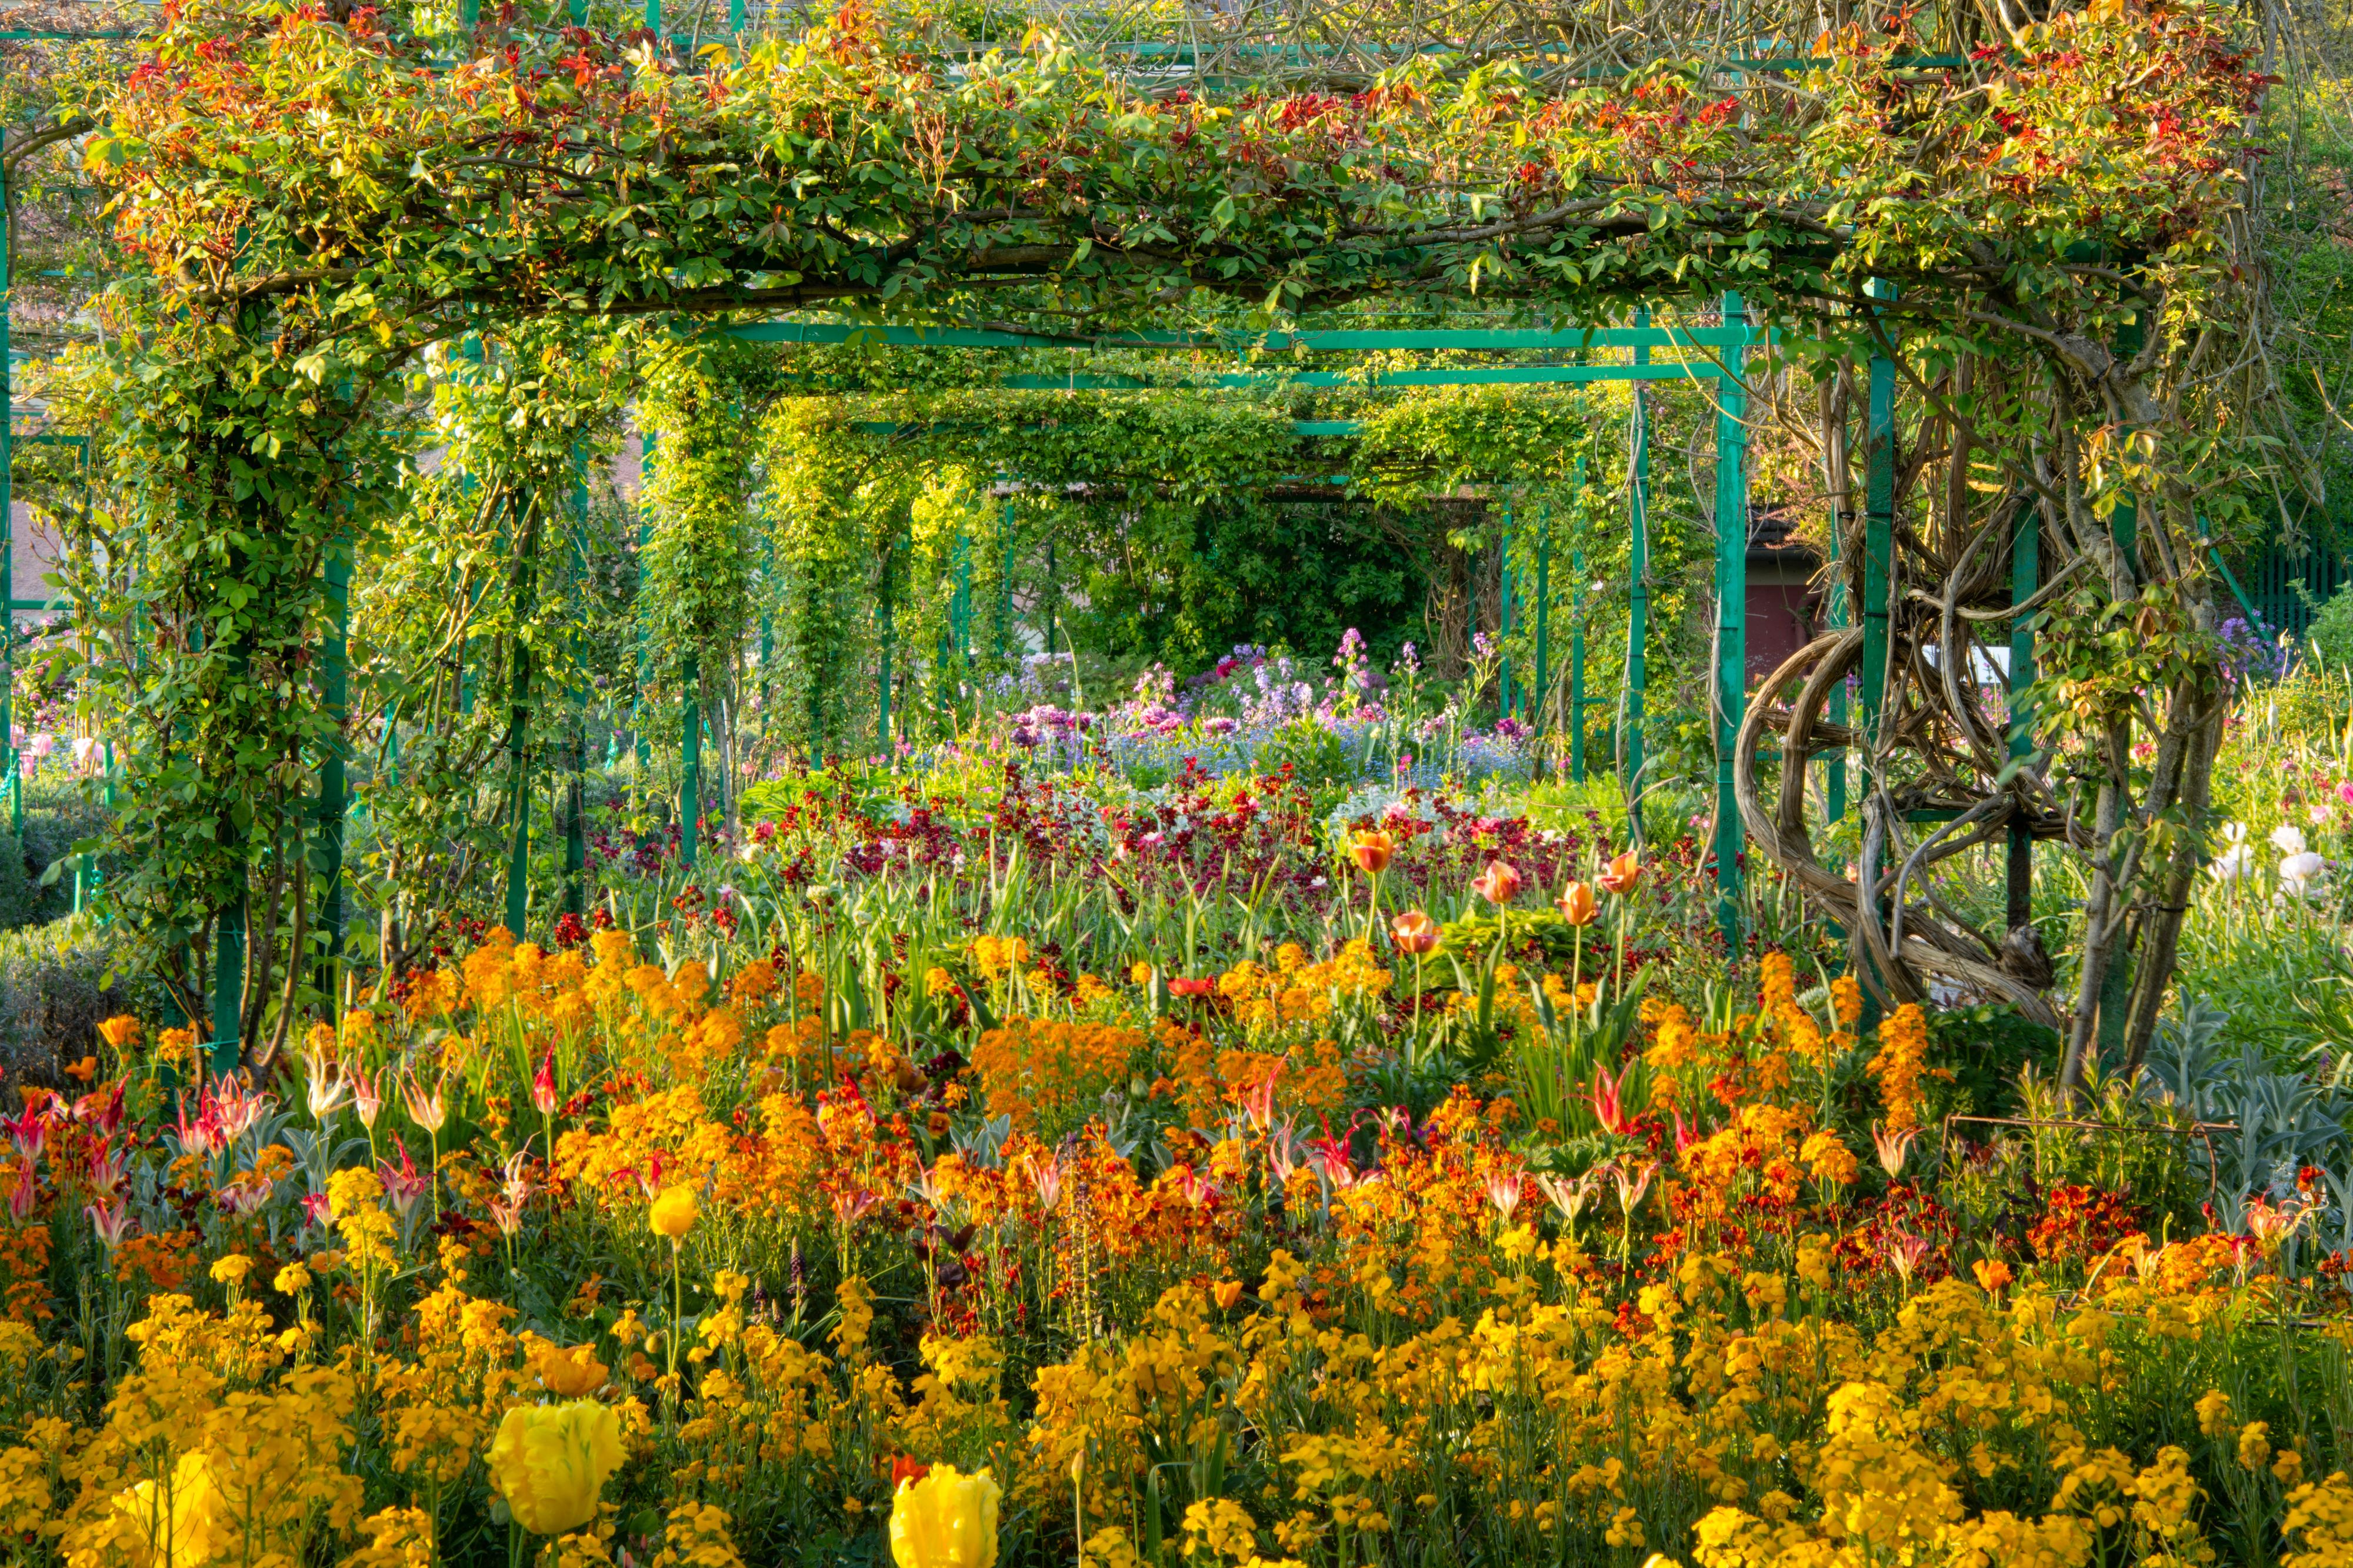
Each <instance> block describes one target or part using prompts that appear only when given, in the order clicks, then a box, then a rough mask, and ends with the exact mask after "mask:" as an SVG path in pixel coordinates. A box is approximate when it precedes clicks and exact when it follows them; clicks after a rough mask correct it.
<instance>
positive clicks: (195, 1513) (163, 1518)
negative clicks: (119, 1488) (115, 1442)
mask: <svg viewBox="0 0 2353 1568" xmlns="http://www.w3.org/2000/svg"><path fill="white" fill-rule="evenodd" d="M225 1501H226V1500H225V1499H223V1498H222V1496H221V1489H220V1485H219V1483H218V1482H217V1481H216V1480H214V1479H213V1468H212V1466H211V1464H210V1463H209V1462H207V1461H206V1458H205V1457H204V1456H203V1455H202V1454H183V1455H181V1456H180V1462H179V1463H178V1464H177V1465H176V1466H174V1468H173V1470H172V1479H171V1482H170V1484H169V1488H168V1489H167V1490H166V1491H165V1492H164V1494H163V1495H161V1496H158V1495H157V1493H156V1490H155V1483H154V1482H153V1481H141V1482H140V1483H139V1484H138V1485H137V1486H135V1487H132V1489H130V1490H128V1491H126V1492H122V1493H121V1494H120V1495H118V1496H117V1497H116V1498H115V1500H114V1511H115V1512H117V1513H119V1514H122V1515H125V1516H126V1517H128V1518H129V1519H130V1520H131V1521H132V1523H134V1524H135V1525H137V1526H138V1528H139V1530H140V1531H141V1533H142V1534H143V1535H145V1536H146V1537H147V1549H148V1551H149V1552H150V1553H151V1554H152V1555H151V1557H150V1559H149V1561H150V1562H151V1563H153V1565H154V1568H196V1564H198V1563H204V1562H206V1561H207V1560H209V1559H210V1558H211V1557H212V1556H213V1554H214V1553H215V1552H218V1551H220V1550H221V1549H222V1548H224V1547H226V1546H228V1545H229V1544H230V1543H231V1541H230V1536H231V1532H230V1529H229V1524H228V1521H227V1520H225V1519H223V1518H222V1517H221V1516H222V1514H223V1512H224V1511H225V1508H224V1505H225Z"/></svg>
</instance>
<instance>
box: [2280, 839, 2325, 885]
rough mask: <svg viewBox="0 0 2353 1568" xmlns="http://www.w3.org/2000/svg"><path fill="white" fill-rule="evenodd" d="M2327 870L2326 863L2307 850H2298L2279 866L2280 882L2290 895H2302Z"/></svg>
mask: <svg viewBox="0 0 2353 1568" xmlns="http://www.w3.org/2000/svg"><path fill="white" fill-rule="evenodd" d="M2327 870H2328V862H2327V861H2326V860H2324V859H2322V858H2320V857H2319V856H2317V855H2315V854H2314V853H2313V852H2312V851H2311V850H2309V849H2299V850H2298V851H2296V852H2295V854H2293V855H2291V856H2289V857H2288V858H2286V859H2284V860H2283V861H2281V862H2280V864H2279V874H2280V880H2281V882H2283V883H2284V884H2285V885H2286V888H2287V890H2288V891H2289V892H2291V893H2295V894H2299V895H2301V894H2303V893H2304V892H2306V890H2307V889H2309V888H2310V887H2311V885H2312V884H2313V883H2315V882H2316V881H2318V880H2319V879H2321V877H2322V876H2323V875H2325V874H2326V873H2327Z"/></svg>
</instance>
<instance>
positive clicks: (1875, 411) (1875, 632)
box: [1854, 283, 1895, 1029]
mask: <svg viewBox="0 0 2353 1568" xmlns="http://www.w3.org/2000/svg"><path fill="white" fill-rule="evenodd" d="M1870 292H1871V293H1872V294H1873V297H1875V298H1878V299H1882V300H1885V299H1892V298H1893V297H1894V290H1893V289H1889V288H1888V287H1887V286H1886V285H1884V284H1880V283H1873V284H1872V285H1871V286H1870ZM1869 394H1870V402H1869V405H1868V410H1867V413H1866V416H1865V422H1864V426H1863V446H1862V452H1863V483H1862V670H1861V672H1860V674H1861V680H1860V683H1859V689H1858V690H1857V692H1856V703H1855V708H1856V713H1855V727H1854V730H1855V746H1854V751H1855V752H1856V753H1857V760H1858V762H1859V763H1861V773H1860V775H1859V778H1858V784H1859V787H1860V788H1861V789H1862V792H1863V793H1864V794H1865V795H1872V794H1874V793H1876V792H1877V790H1878V788H1879V731H1880V725H1881V715H1882V710H1883V709H1884V708H1885V707H1886V703H1887V659H1888V626H1887V621H1888V610H1889V605H1888V596H1889V595H1890V594H1891V593H1892V592H1893V588H1892V586H1891V585H1892V584H1894V580H1895V363H1894V361H1893V360H1890V359H1888V358H1887V357H1886V356H1884V355H1883V354H1873V355H1872V356H1871V373H1870V384H1869ZM1878 1021H1879V1001H1878V998H1877V997H1876V996H1874V995H1873V994H1871V992H1870V991H1869V990H1868V989H1866V990H1865V992H1864V993H1863V998H1862V1026H1863V1027H1864V1028H1866V1029H1868V1028H1870V1027H1871V1026H1873V1025H1875V1024H1876V1023H1877V1022H1878Z"/></svg>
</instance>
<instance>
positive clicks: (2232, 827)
mask: <svg viewBox="0 0 2353 1568" xmlns="http://www.w3.org/2000/svg"><path fill="white" fill-rule="evenodd" d="M1692 820H1693V821H1694V822H1696V821H1698V820H1699V819H1698V818H1697V817H1694V818H1693V819H1692ZM2246 841H2247V825H2246V824H2245V823H2243V822H2226V823H2224V824H2222V842H2223V843H2225V844H2229V845H2232V846H2236V845H2241V844H2244V843H2245V842H2246Z"/></svg>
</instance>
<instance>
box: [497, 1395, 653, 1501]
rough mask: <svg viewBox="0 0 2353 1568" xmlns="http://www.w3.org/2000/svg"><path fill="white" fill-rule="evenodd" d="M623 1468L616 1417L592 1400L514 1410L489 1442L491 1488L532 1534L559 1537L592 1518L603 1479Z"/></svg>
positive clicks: (600, 1492) (602, 1487) (509, 1412)
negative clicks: (493, 1488)
mask: <svg viewBox="0 0 2353 1568" xmlns="http://www.w3.org/2000/svg"><path fill="white" fill-rule="evenodd" d="M619 1468H621V1421H620V1417H618V1416H617V1415H614V1414H613V1412H612V1410H611V1409H610V1408H609V1407H607V1406H606V1405H599V1404H598V1403H597V1402H596V1401H595V1400H593V1399H575V1400H574V1401H572V1402H571V1403H570V1404H568V1405H516V1406H515V1407H514V1408H513V1409H512V1410H510V1411H508V1412H507V1413H506V1416H505V1418H504V1419H503V1420H501V1422H500V1423H499V1433H498V1436H496V1437H494V1438H492V1439H491V1485H492V1486H494V1487H496V1488H497V1489H498V1491H499V1495H500V1496H501V1497H503V1498H505V1499H506V1500H507V1507H508V1509H509V1510H511V1511H512V1513H513V1514H514V1517H515V1522H517V1523H518V1524H520V1525H522V1527H523V1528H524V1529H525V1530H528V1531H531V1532H532V1533H533V1535H563V1534H565V1533H568V1532H569V1531H575V1530H578V1529H579V1528H580V1527H581V1526H583V1525H585V1524H587V1523H588V1522H590V1521H593V1520H594V1519H595V1518H596V1503H597V1500H598V1497H599V1496H600V1494H602V1493H603V1491H604V1489H605V1482H606V1481H607V1479H610V1478H611V1476H612V1474H613V1472H614V1471H615V1470H617V1469H619Z"/></svg>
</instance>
